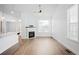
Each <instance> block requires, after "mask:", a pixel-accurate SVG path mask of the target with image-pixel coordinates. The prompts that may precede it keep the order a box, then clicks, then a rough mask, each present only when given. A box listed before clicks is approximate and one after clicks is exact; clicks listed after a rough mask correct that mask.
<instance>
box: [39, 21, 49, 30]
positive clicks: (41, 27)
mask: <svg viewBox="0 0 79 59" xmlns="http://www.w3.org/2000/svg"><path fill="white" fill-rule="evenodd" d="M38 27H39V28H38V31H39V32H48V30H49V20H39V25H38Z"/></svg>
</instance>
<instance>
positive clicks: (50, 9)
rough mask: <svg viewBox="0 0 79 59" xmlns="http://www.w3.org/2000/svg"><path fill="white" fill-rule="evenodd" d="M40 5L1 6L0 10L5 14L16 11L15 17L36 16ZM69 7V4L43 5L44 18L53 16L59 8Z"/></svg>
mask: <svg viewBox="0 0 79 59" xmlns="http://www.w3.org/2000/svg"><path fill="white" fill-rule="evenodd" d="M38 5H39V4H1V5H0V10H1V11H3V12H4V13H7V14H11V11H14V15H16V16H19V15H20V14H21V13H26V14H30V15H31V14H33V15H34V14H36V13H37V11H38V10H39V7H38ZM59 6H62V7H68V6H69V5H68V4H64V5H63V4H42V5H41V9H42V11H43V12H42V14H41V15H42V16H45V15H47V16H51V15H53V14H54V13H55V11H56V9H57V8H58V7H59Z"/></svg>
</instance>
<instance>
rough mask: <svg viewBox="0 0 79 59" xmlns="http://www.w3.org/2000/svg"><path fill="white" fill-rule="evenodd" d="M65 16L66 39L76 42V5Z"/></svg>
mask: <svg viewBox="0 0 79 59" xmlns="http://www.w3.org/2000/svg"><path fill="white" fill-rule="evenodd" d="M67 16H68V17H67V37H68V39H71V40H74V41H78V5H74V6H72V7H71V8H70V9H68V11H67Z"/></svg>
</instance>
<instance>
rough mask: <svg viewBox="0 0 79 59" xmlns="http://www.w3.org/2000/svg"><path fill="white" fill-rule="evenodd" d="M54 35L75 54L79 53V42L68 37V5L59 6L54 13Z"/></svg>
mask: <svg viewBox="0 0 79 59" xmlns="http://www.w3.org/2000/svg"><path fill="white" fill-rule="evenodd" d="M52 37H54V38H55V39H56V40H57V41H59V42H60V43H61V44H63V45H64V46H65V47H67V48H68V49H70V50H71V51H72V52H74V53H75V54H79V43H78V42H75V41H72V40H69V39H67V6H59V7H58V9H57V10H56V13H55V14H54V15H53V19H52Z"/></svg>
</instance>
